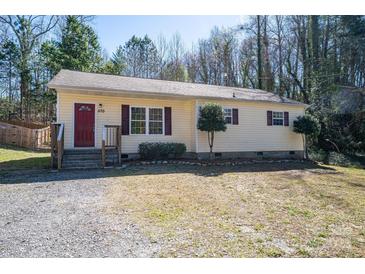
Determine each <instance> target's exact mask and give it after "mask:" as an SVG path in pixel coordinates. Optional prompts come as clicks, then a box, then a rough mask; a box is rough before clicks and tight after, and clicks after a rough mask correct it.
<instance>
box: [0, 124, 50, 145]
mask: <svg viewBox="0 0 365 274" xmlns="http://www.w3.org/2000/svg"><path fill="white" fill-rule="evenodd" d="M50 142H51V130H50V127H49V126H48V127H45V128H38V129H32V128H26V127H22V126H19V125H13V124H8V123H5V122H0V144H6V145H14V146H19V147H26V148H30V149H47V148H49V146H50Z"/></svg>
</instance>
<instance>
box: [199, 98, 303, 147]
mask: <svg viewBox="0 0 365 274" xmlns="http://www.w3.org/2000/svg"><path fill="white" fill-rule="evenodd" d="M207 102H214V103H218V104H220V105H221V106H222V107H227V108H238V121H239V124H238V125H230V124H228V125H227V130H226V131H225V132H217V133H216V135H215V140H214V147H213V150H214V151H216V152H234V151H283V150H303V143H302V138H301V136H300V135H298V134H296V133H294V132H293V130H292V125H293V120H295V118H296V117H297V116H300V115H303V114H304V107H303V106H291V105H284V104H282V105H281V104H272V103H263V102H242V101H241V102H232V101H222V100H220V101H205V100H199V102H198V104H199V105H204V104H205V103H207ZM267 110H272V111H288V112H289V127H285V126H267V117H266V112H267ZM198 140H199V144H198V149H199V152H209V146H208V139H207V134H206V133H204V132H201V131H198Z"/></svg>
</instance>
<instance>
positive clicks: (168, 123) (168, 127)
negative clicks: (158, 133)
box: [165, 107, 172, 135]
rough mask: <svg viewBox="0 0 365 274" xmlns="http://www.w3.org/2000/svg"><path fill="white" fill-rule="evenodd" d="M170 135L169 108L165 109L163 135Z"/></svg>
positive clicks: (170, 120)
mask: <svg viewBox="0 0 365 274" xmlns="http://www.w3.org/2000/svg"><path fill="white" fill-rule="evenodd" d="M171 134H172V119H171V107H165V135H171Z"/></svg>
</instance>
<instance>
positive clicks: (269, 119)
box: [266, 110, 289, 127]
mask: <svg viewBox="0 0 365 274" xmlns="http://www.w3.org/2000/svg"><path fill="white" fill-rule="evenodd" d="M266 117H267V125H268V126H272V111H271V110H268V111H267V113H266ZM284 126H286V127H288V126H289V112H287V111H284Z"/></svg>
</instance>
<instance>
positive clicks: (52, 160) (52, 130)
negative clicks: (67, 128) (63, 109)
mask: <svg viewBox="0 0 365 274" xmlns="http://www.w3.org/2000/svg"><path fill="white" fill-rule="evenodd" d="M50 129H51V167H52V168H54V166H55V164H54V160H55V144H56V125H55V124H51V128H50Z"/></svg>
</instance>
